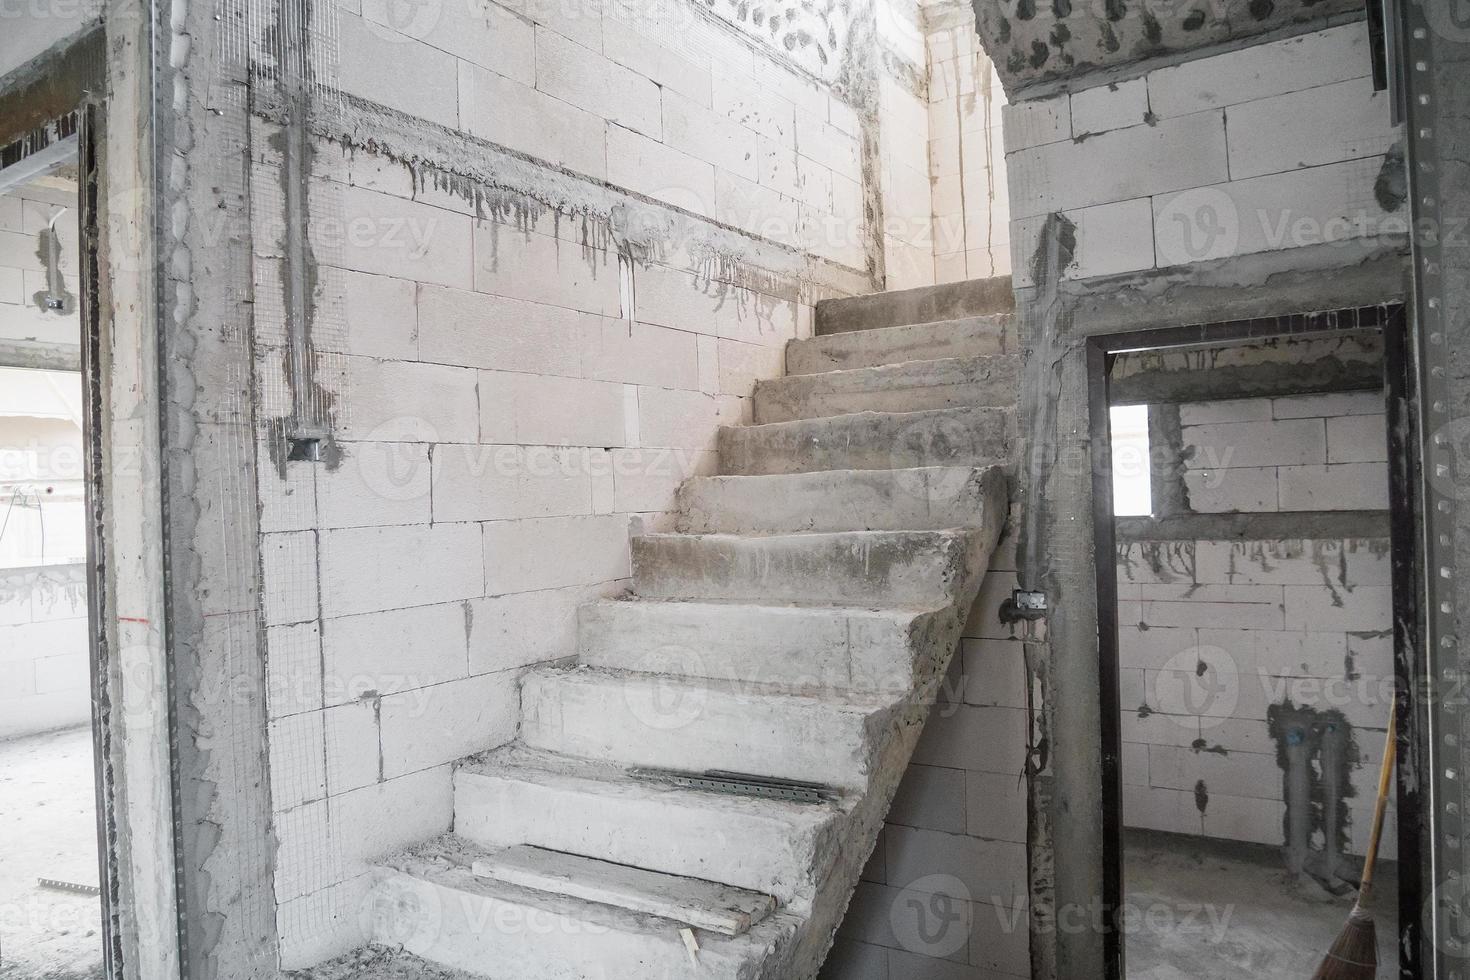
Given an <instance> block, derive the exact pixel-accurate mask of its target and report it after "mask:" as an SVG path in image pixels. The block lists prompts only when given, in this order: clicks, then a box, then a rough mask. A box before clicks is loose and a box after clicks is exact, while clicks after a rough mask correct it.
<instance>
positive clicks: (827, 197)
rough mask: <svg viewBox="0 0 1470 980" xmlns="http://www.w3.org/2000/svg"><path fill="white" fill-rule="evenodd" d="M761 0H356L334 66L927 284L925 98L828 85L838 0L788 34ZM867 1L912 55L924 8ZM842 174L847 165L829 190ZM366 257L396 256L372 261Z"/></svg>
mask: <svg viewBox="0 0 1470 980" xmlns="http://www.w3.org/2000/svg"><path fill="white" fill-rule="evenodd" d="M696 6H699V8H700V9H696ZM756 6H759V5H756ZM441 8H442V9H441ZM761 13H762V16H761V17H760V18H752V17H750V16H746V15H744V14H741V15H737V14H736V13H735V12H734V11H729V12H726V11H724V10H723V8H721V9H719V10H716V9H705V8H703V6H702V5H690V4H687V3H685V2H681V0H658V2H655V3H653V4H648V3H640V4H630V3H612V4H604V3H601V2H599V0H571V2H569V3H539V2H531V3H523V2H517V0H503V2H502V0H474V2H472V3H468V4H466V3H463V2H459V3H450V4H443V5H439V6H436V7H434V8H432V10H426V11H424V12H422V14H421V15H420V16H415V17H414V18H411V19H410V20H409V22H407V23H404V22H402V20H401V19H395V18H394V17H392V16H391V15H390V12H389V11H388V10H387V7H386V3H385V0H365V2H364V3H363V4H362V9H361V13H360V14H358V13H354V12H352V11H349V10H343V11H341V13H340V15H339V21H340V24H339V31H340V34H341V38H342V43H341V45H340V66H339V71H338V78H337V79H336V81H337V82H338V83H339V84H340V85H341V86H342V88H343V89H344V90H345V91H347V92H349V93H351V94H353V95H357V96H361V97H363V98H366V99H369V100H372V101H374V102H379V103H381V104H384V105H387V106H390V107H392V108H394V109H397V110H399V111H402V112H406V113H408V114H410V115H414V116H418V117H421V118H424V119H427V120H430V121H432V122H435V123H438V124H440V125H443V126H447V127H451V128H457V129H461V130H463V131H465V132H467V133H470V134H472V135H475V136H478V137H481V138H484V139H487V140H490V141H492V142H494V143H497V144H500V145H502V146H505V147H507V148H509V149H512V150H515V151H517V152H520V153H524V154H527V155H528V156H531V157H533V158H535V159H537V160H540V161H545V162H548V163H551V164H553V165H555V166H558V167H564V168H566V169H567V170H570V171H573V172H575V173H577V174H581V175H586V176H589V177H593V178H596V179H600V180H601V179H605V180H608V181H610V182H611V183H612V184H613V185H615V186H618V187H623V188H627V189H630V190H633V191H635V192H637V193H638V194H641V195H645V196H647V197H650V198H653V199H655V200H658V201H662V202H664V203H667V204H671V205H674V206H676V207H679V208H683V209H686V210H689V211H691V212H693V213H695V214H697V215H700V216H703V217H709V218H714V219H716V220H718V221H720V222H722V223H725V224H729V225H731V226H733V227H735V228H738V229H740V230H741V231H744V232H746V233H749V234H752V235H755V236H757V237H760V238H762V239H766V240H769V241H773V242H779V243H782V244H786V245H791V246H794V247H799V248H801V249H803V250H805V251H808V252H811V253H813V254H815V255H818V256H820V257H822V258H824V259H828V260H831V261H834V262H838V263H841V264H843V265H845V266H847V267H849V268H853V269H859V270H862V269H865V268H866V266H867V255H868V249H869V247H881V248H882V250H883V251H884V253H885V258H886V261H887V265H888V269H889V281H888V285H889V286H891V287H895V288H902V287H907V286H914V285H922V284H925V283H929V282H933V279H934V272H933V261H932V256H933V246H932V243H931V238H932V233H931V229H930V219H931V213H932V212H931V206H930V199H929V190H928V187H929V176H930V172H929V160H928V154H927V149H928V146H929V116H928V113H927V112H926V105H925V103H924V102H923V100H922V99H921V98H920V97H919V96H916V95H914V94H912V93H911V92H908V91H906V90H905V89H904V87H903V86H902V85H900V84H899V83H897V82H896V81H895V80H894V78H893V77H892V76H891V75H890V74H889V73H888V72H887V71H884V72H880V77H879V86H878V92H877V93H876V98H875V104H874V105H872V106H868V107H866V108H863V109H861V110H859V109H858V108H856V107H854V106H853V105H850V104H848V103H847V102H845V101H843V99H842V98H841V97H839V96H838V95H836V94H834V93H833V92H832V91H831V90H830V88H829V86H830V84H831V82H832V81H834V80H835V79H836V78H837V77H838V73H839V69H840V67H841V65H842V64H845V63H846V61H847V57H846V54H845V53H844V52H843V51H842V50H840V47H841V46H842V45H844V44H846V43H847V41H848V29H849V24H848V19H849V11H847V10H846V8H842V9H834V10H832V11H828V12H827V13H826V14H824V15H822V16H821V18H820V19H819V22H818V21H814V22H813V23H812V24H811V25H805V26H807V27H809V28H810V30H809V31H808V34H809V37H808V39H807V40H808V41H811V40H812V39H813V38H815V41H816V43H799V44H792V45H787V44H786V43H784V42H785V39H786V38H785V33H784V32H787V31H790V32H798V33H799V31H800V30H801V28H802V27H803V25H802V24H795V23H792V22H790V21H789V19H788V18H787V17H786V15H785V13H783V11H781V10H775V9H773V10H772V11H771V14H770V18H771V19H770V20H769V23H771V24H772V25H774V24H775V23H776V19H777V18H778V17H779V18H780V22H781V25H782V27H781V31H780V32H773V31H771V30H768V29H762V28H760V27H757V26H756V25H755V23H754V21H755V20H756V19H759V20H760V21H761V23H762V24H765V23H768V21H767V20H766V18H765V16H764V15H765V11H761ZM798 13H799V12H798ZM727 15H728V19H727V21H726V22H725V23H721V22H720V19H721V18H726V17H727ZM802 16H805V15H804V14H803V15H802ZM877 16H878V18H879V28H880V29H879V41H880V43H881V44H882V45H883V46H884V47H885V48H886V49H887V50H888V51H890V52H893V55H892V56H893V57H898V58H902V59H906V60H910V61H911V62H912V63H913V64H914V65H915V66H917V69H918V70H919V71H922V69H923V62H924V45H923V37H922V32H921V30H920V28H919V26H918V18H919V12H918V10H917V8H916V7H910V6H909V5H907V4H904V3H900V2H897V0H894V2H885V3H882V4H879V5H878V11H877ZM732 26H733V27H734V28H735V32H734V33H732V32H731V31H730V29H729V28H730V27H732ZM834 39H835V41H836V42H837V45H838V47H839V50H832V49H831V48H832V44H831V42H832V40H834ZM864 43H866V42H864ZM818 47H821V48H822V49H823V50H824V51H826V52H827V53H826V56H825V59H824V58H823V56H821V55H818V53H817V48H818ZM864 113H866V114H868V115H869V116H870V117H871V118H872V119H873V121H874V122H878V123H880V125H879V126H878V127H877V128H876V129H875V130H874V131H875V132H878V133H880V134H881V142H880V146H879V147H878V160H877V163H878V167H877V169H876V170H875V171H874V172H872V173H867V172H865V170H864V166H863V162H862V147H863V135H862V134H863V127H862V125H861V124H860V118H861V116H862V115H863V114H864ZM838 181H842V182H846V183H845V184H844V186H843V188H842V190H841V191H838V192H834V191H833V190H832V188H833V185H834V183H836V182H838ZM864 182H871V183H873V184H874V186H873V187H871V188H869V190H871V192H872V193H874V194H877V195H879V196H880V197H881V199H882V200H883V203H884V213H885V214H884V216H885V227H883V228H873V227H868V221H867V217H866V213H865V208H864V206H863V192H862V190H861V189H860V188H859V185H861V184H862V183H864ZM848 185H851V186H848ZM854 190H856V192H854ZM444 247H445V248H446V249H447V248H449V247H450V246H449V245H448V244H447V243H446V244H445V245H444ZM454 251H460V250H459V249H454ZM384 261H386V260H384ZM433 264H434V265H435V266H436V267H438V266H439V265H440V263H437V262H436V263H433ZM346 267H347V268H360V267H361V266H359V265H353V264H351V263H348V264H347V265H346ZM364 271H371V272H377V273H382V274H388V275H392V274H394V273H393V272H392V271H391V270H390V269H388V268H385V267H384V266H382V265H379V266H378V267H376V268H371V269H366V270H364ZM443 272H444V273H445V274H446V275H449V276H450V278H449V279H445V278H433V277H427V276H422V275H417V274H416V275H415V276H414V278H416V279H417V280H418V281H420V282H440V283H442V284H445V285H467V283H462V282H460V281H451V280H459V279H462V275H461V273H462V270H459V269H451V268H445V269H444V270H443ZM509 278H510V279H511V280H515V279H516V276H515V275H514V273H511V274H510V275H509ZM475 288H478V289H482V290H483V289H486V288H487V287H486V286H485V285H484V284H477V285H476V287H475ZM511 295H515V294H514V293H511ZM599 312H605V311H599Z"/></svg>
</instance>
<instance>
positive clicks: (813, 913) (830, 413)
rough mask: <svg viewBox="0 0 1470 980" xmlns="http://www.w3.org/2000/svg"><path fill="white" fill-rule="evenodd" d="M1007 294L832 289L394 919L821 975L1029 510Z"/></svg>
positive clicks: (510, 964) (481, 950)
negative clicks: (987, 591) (989, 575)
mask: <svg viewBox="0 0 1470 980" xmlns="http://www.w3.org/2000/svg"><path fill="white" fill-rule="evenodd" d="M1009 307H1010V283H1009V280H990V281H983V282H978V283H964V284H956V285H954V286H946V287H939V288H937V289H925V290H912V291H908V292H903V293H887V294H879V295H877V296H873V297H859V298H856V299H851V300H838V301H833V302H829V303H824V304H821V305H820V306H819V307H818V312H817V334H818V335H817V336H815V337H813V338H811V339H807V340H799V341H795V342H793V343H792V344H791V345H790V347H789V349H788V351H787V368H788V372H789V373H788V375H787V376H786V377H783V378H779V379H776V380H773V381H765V382H761V383H760V384H759V385H757V387H756V391H755V416H754V417H755V424H753V425H750V426H746V427H740V428H732V429H727V430H724V431H723V432H721V434H720V455H721V461H722V473H723V475H720V476H714V477H701V478H696V479H692V480H690V481H688V482H687V483H686V484H685V485H684V486H683V487H682V489H681V490H680V491H679V495H678V521H677V525H676V528H677V531H678V533H674V534H648V535H644V536H642V537H638V538H636V539H634V541H633V543H632V549H633V580H632V590H631V593H630V594H629V595H628V596H626V597H625V598H621V599H614V600H605V601H600V602H594V603H591V604H589V605H587V606H586V607H584V608H583V610H582V612H581V618H580V637H579V649H578V651H577V652H578V655H579V660H580V663H579V664H578V665H576V666H558V667H549V668H543V669H538V670H533V671H531V672H529V673H528V674H527V675H526V677H525V679H524V681H523V686H522V707H523V721H522V726H521V731H520V737H519V739H518V740H517V741H516V742H514V743H513V744H511V745H508V746H505V747H503V748H501V749H498V750H495V751H493V752H490V753H488V754H485V755H483V756H480V757H477V758H474V759H471V760H467V761H466V762H464V763H463V764H462V765H461V766H460V767H459V769H458V772H457V774H456V781H455V793H456V798H455V823H454V833H453V834H451V835H449V836H447V837H444V838H441V839H438V840H433V841H429V842H426V843H425V844H423V845H422V846H420V847H417V848H415V849H413V850H412V851H410V852H408V853H405V854H401V855H398V856H396V857H393V858H391V859H388V860H386V861H385V862H384V863H383V865H382V867H381V869H380V870H379V872H378V877H379V880H378V882H377V885H376V886H375V892H374V895H373V898H372V905H371V908H372V910H373V914H372V915H371V917H370V918H371V920H372V928H373V930H374V937H373V938H374V941H375V942H376V943H378V944H380V945H381V946H385V947H398V948H402V949H404V950H407V951H408V952H410V953H413V954H416V955H417V956H419V957H422V958H423V959H425V960H428V961H431V962H432V963H434V964H437V966H436V969H438V968H440V967H442V968H448V969H450V970H453V971H465V972H466V973H468V974H469V975H472V976H483V977H491V978H495V980H572V978H608V980H621V978H631V977H636V978H638V980H672V978H685V977H690V978H692V977H701V978H725V980H757V978H769V980H809V978H812V977H814V976H815V975H816V974H817V972H818V970H819V969H820V967H821V964H822V961H823V959H824V957H825V956H826V954H827V951H828V949H829V948H830V946H831V942H832V937H833V934H834V932H835V930H836V928H837V926H838V924H839V923H840V921H841V919H842V916H843V914H844V912H845V910H846V908H847V904H848V901H849V899H850V898H851V895H852V892H853V889H854V888H855V886H856V883H857V880H858V876H859V873H860V871H861V869H862V868H863V866H864V864H865V863H866V861H867V860H868V857H869V855H870V854H871V852H872V850H873V847H874V845H875V842H876V840H877V836H878V832H879V830H880V828H881V826H882V823H883V818H884V815H885V813H886V812H887V810H888V807H889V804H890V803H891V801H892V798H893V794H894V792H895V790H896V789H897V786H898V783H899V780H900V778H901V776H902V775H903V773H904V770H905V768H906V766H907V764H908V760H909V757H910V755H911V754H912V752H913V749H914V745H915V742H916V741H917V739H918V736H919V733H920V730H921V728H922V726H923V723H924V719H925V717H926V715H927V712H928V708H929V706H930V705H931V704H932V702H933V699H934V696H935V693H936V690H937V686H938V684H939V682H940V679H941V678H942V677H943V676H944V673H945V670H946V668H947V666H948V664H949V661H950V658H951V656H952V655H953V653H954V651H955V648H956V646H957V644H958V640H959V636H960V631H961V629H962V627H963V624H964V621H965V619H966V616H967V614H968V611H969V608H970V606H971V605H972V604H973V602H974V600H975V596H976V594H977V592H978V590H979V587H980V583H981V579H982V578H983V576H984V574H985V569H986V568H987V565H988V559H989V556H990V554H991V551H992V550H993V549H994V547H995V545H996V542H997V540H998V538H999V535H1000V532H1001V529H1002V525H1003V523H1004V521H1005V518H1006V514H1007V507H1008V498H1007V476H1006V472H1005V467H1006V464H1008V462H1009V460H1010V455H1011V447H1012V442H1013V430H1014V426H1015V419H1014V406H1015V401H1016V389H1017V370H1018V363H1017V360H1018V355H1017V354H1016V353H1015V351H1014V344H1013V341H1012V340H1011V331H1012V329H1013V328H1012V326H1011V324H1010V316H1009V314H1008V313H1007V312H1006V311H1007V310H1008V309H1009ZM722 773H723V774H739V775H735V776H731V775H725V776H720V775H717V774H722ZM755 777H760V778H759V779H756V778H755ZM715 779H724V780H726V781H727V782H725V783H720V784H715V783H714V782H712V780H715ZM761 780H773V781H779V782H773V783H763V782H762V781H761ZM436 975H437V974H436Z"/></svg>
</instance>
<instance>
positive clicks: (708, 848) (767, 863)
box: [454, 744, 847, 911]
mask: <svg viewBox="0 0 1470 980" xmlns="http://www.w3.org/2000/svg"><path fill="white" fill-rule="evenodd" d="M846 821H847V804H846V803H844V802H839V803H823V804H806V803H793V802H788V801H785V800H769V799H761V798H756V797H748V796H732V795H728V794H723V793H710V792H704V791H702V790H694V789H684V788H682V787H678V786H673V785H670V784H667V783H661V782H656V781H649V780H644V779H636V778H634V777H633V776H632V775H631V774H629V773H628V772H627V771H626V770H625V769H622V768H620V767H617V766H613V765H608V764H606V763H600V762H593V761H590V760H586V759H580V758H573V757H568V756H563V755H555V754H552V753H547V752H541V751H536V750H533V749H529V748H527V747H525V746H524V745H520V744H514V745H510V746H506V747H505V748H502V749H497V750H496V751H494V752H491V753H488V754H486V755H483V756H480V757H478V758H476V759H472V760H470V761H468V762H466V763H463V764H462V765H461V766H460V767H459V769H458V770H457V771H456V772H455V776H454V828H455V832H456V833H457V834H459V835H460V836H461V837H464V838H466V839H468V840H471V841H474V842H475V843H477V844H480V845H482V846H485V847H510V846H513V845H516V844H533V845H536V846H538V847H545V848H550V849H552V850H558V851H566V852H569V853H573V854H585V855H588V856H592V857H597V858H601V859H602V860H605V861H613V862H616V863H618V864H627V865H631V866H634V867H639V868H648V869H650V870H654V871H662V872H665V873H667V874H676V875H685V876H688V877H692V878H702V879H704V880H706V881H722V882H726V883H728V884H730V885H733V886H735V887H738V888H747V889H750V890H751V891H756V892H761V893H762V894H767V895H773V896H775V898H776V899H777V900H779V901H780V902H781V904H782V905H783V906H786V907H789V908H791V909H794V910H796V911H803V910H805V909H809V908H810V907H811V903H812V900H813V897H814V896H815V894H816V891H817V887H818V885H819V884H820V882H821V879H822V875H823V874H825V872H826V869H827V868H828V867H829V866H830V864H831V862H832V860H833V858H834V855H836V854H837V853H838V852H839V850H840V849H841V847H842V846H844V842H845V840H846V833H847V824H846Z"/></svg>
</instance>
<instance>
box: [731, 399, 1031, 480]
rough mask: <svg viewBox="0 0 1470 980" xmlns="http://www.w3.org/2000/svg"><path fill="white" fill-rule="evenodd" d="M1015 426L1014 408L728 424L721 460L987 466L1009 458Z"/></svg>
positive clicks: (742, 472) (849, 466)
mask: <svg viewBox="0 0 1470 980" xmlns="http://www.w3.org/2000/svg"><path fill="white" fill-rule="evenodd" d="M1013 429H1014V416H1013V414H1012V413H1011V412H1010V411H1006V410H1001V409H994V408H971V409H961V410H958V411H953V412H935V413H927V412H926V413H916V414H912V415H881V414H878V415H852V416H846V417H843V418H840V419H813V420H807V421H802V422H788V423H786V424H784V425H773V426H746V427H738V428H736V427H732V428H723V429H721V430H720V442H719V445H720V464H721V469H722V472H724V473H726V474H729V475H732V476H761V475H766V474H776V473H811V472H816V471H818V470H889V469H907V468H910V467H916V466H989V465H994V464H998V463H1003V462H1005V461H1006V460H1007V458H1008V457H1009V455H1010V451H1011V446H1012V444H1013V438H1012V433H1013Z"/></svg>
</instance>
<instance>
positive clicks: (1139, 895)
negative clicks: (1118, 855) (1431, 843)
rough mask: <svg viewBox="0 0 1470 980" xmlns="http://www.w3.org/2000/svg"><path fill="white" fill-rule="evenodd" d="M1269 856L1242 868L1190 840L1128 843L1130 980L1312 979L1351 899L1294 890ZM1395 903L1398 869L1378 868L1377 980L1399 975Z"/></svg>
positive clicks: (1312, 887)
mask: <svg viewBox="0 0 1470 980" xmlns="http://www.w3.org/2000/svg"><path fill="white" fill-rule="evenodd" d="M1269 854H1270V852H1268V851H1263V852H1260V853H1259V854H1252V855H1251V857H1250V858H1247V859H1244V860H1241V859H1236V858H1233V857H1229V856H1226V855H1224V854H1222V853H1221V851H1220V849H1219V848H1218V847H1215V846H1203V845H1201V844H1199V843H1197V842H1196V841H1194V840H1193V839H1191V838H1162V837H1156V836H1153V835H1150V836H1149V837H1148V838H1147V839H1139V838H1132V837H1130V840H1129V842H1128V845H1127V849H1126V852H1125V872H1124V875H1125V888H1126V895H1127V898H1126V906H1127V907H1128V909H1129V915H1130V921H1129V929H1128V934H1127V939H1126V941H1127V964H1128V980H1217V978H1218V980H1226V978H1230V980H1238V978H1240V977H1245V976H1254V977H1260V978H1263V980H1264V978H1276V977H1281V978H1292V977H1296V978H1303V980H1305V978H1306V977H1310V976H1311V975H1312V974H1313V972H1315V971H1316V969H1317V965H1318V964H1319V963H1320V962H1321V960H1322V954H1323V953H1324V952H1325V951H1326V950H1327V948H1328V947H1329V946H1331V945H1332V941H1333V939H1335V938H1336V937H1337V933H1338V931H1339V930H1340V929H1341V928H1342V925H1343V922H1344V921H1345V919H1346V917H1347V913H1348V910H1349V909H1351V908H1352V904H1353V896H1352V895H1347V896H1345V897H1342V898H1335V897H1333V896H1331V895H1329V894H1328V893H1327V892H1325V891H1324V890H1322V889H1321V888H1319V887H1317V885H1316V884H1315V883H1313V882H1310V881H1307V882H1295V883H1294V882H1292V881H1291V880H1289V877H1288V875H1287V874H1286V872H1285V871H1284V870H1282V868H1281V867H1280V865H1279V864H1278V863H1276V862H1274V861H1271V860H1270V858H1269ZM1263 855H1265V856H1266V860H1261V857H1262V856H1263ZM1252 858H1253V859H1252ZM1396 893H1397V882H1396V881H1395V878H1394V874H1393V865H1392V864H1384V865H1380V866H1379V869H1378V884H1377V886H1376V895H1377V896H1378V900H1377V901H1374V902H1373V903H1372V904H1371V910H1372V911H1373V913H1374V918H1375V920H1376V921H1377V925H1378V964H1379V965H1378V976H1379V977H1380V978H1389V977H1396V976H1397V975H1398V968H1397V967H1398V964H1397V960H1396V959H1394V955H1395V953H1394V942H1395V939H1396V937H1397V930H1398V924H1397V918H1396V914H1395V909H1396V902H1397V898H1396Z"/></svg>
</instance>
